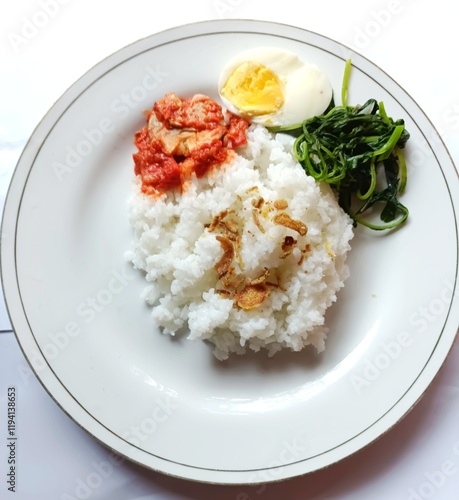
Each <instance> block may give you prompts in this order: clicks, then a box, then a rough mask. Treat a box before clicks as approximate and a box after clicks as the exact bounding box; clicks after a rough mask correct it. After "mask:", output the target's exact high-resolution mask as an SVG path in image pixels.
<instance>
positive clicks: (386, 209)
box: [270, 60, 410, 230]
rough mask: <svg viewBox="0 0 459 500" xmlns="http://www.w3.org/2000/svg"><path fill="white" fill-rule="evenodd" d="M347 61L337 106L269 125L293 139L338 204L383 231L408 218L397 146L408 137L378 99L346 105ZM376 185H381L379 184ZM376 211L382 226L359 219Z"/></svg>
mask: <svg viewBox="0 0 459 500" xmlns="http://www.w3.org/2000/svg"><path fill="white" fill-rule="evenodd" d="M350 71H351V61H350V60H348V61H347V62H346V66H345V71H344V77H343V85H342V92H341V99H342V105H341V106H335V105H334V103H332V104H331V106H329V108H328V109H327V110H326V111H325V113H324V114H323V115H320V116H314V117H313V118H310V119H308V120H305V121H304V122H303V123H301V124H296V125H291V126H287V127H272V128H271V129H270V130H271V131H273V132H285V133H288V134H291V135H293V136H295V137H297V139H296V140H295V143H294V151H293V152H294V154H295V156H296V158H297V159H298V161H299V162H300V163H301V165H302V166H303V168H304V169H305V171H306V173H307V174H308V175H311V176H312V177H314V178H315V179H316V180H317V181H321V182H326V183H328V184H330V185H331V186H332V187H333V188H334V189H335V190H336V191H337V193H338V200H339V203H340V205H341V207H342V208H343V209H344V210H345V211H346V212H347V213H348V214H349V215H350V216H351V217H352V218H353V220H354V225H356V224H357V223H360V224H363V225H365V226H367V227H369V228H371V229H375V230H383V229H392V228H394V227H397V226H399V225H400V224H402V223H403V222H405V220H406V219H407V217H408V213H409V212H408V209H407V208H406V207H405V206H404V205H403V204H402V203H400V201H399V200H398V196H399V195H401V194H402V193H403V191H404V190H405V187H406V182H407V172H406V162H405V157H404V153H403V148H404V147H405V144H406V142H407V140H408V139H409V137H410V135H409V133H408V131H407V130H406V129H405V124H404V121H403V120H401V119H399V120H395V121H394V120H393V119H392V118H390V117H389V116H388V115H387V113H386V110H385V108H384V104H383V103H382V102H380V103H378V102H377V101H376V100H375V99H369V100H368V101H366V102H365V103H364V104H363V105H361V106H349V105H348V104H347V95H348V86H349V78H350ZM381 184H382V185H381ZM377 209H379V210H380V211H379V217H380V219H381V221H382V222H383V223H384V224H373V223H371V222H370V221H369V220H368V218H365V217H364V213H365V212H367V211H368V212H367V214H366V215H368V214H370V213H374V211H375V210H377Z"/></svg>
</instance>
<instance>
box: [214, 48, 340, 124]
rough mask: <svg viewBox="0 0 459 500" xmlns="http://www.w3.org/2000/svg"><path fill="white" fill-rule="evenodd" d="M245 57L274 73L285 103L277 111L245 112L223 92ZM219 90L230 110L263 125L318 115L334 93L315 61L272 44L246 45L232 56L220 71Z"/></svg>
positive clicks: (300, 119) (293, 122)
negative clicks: (265, 112)
mask: <svg viewBox="0 0 459 500" xmlns="http://www.w3.org/2000/svg"><path fill="white" fill-rule="evenodd" d="M246 61H252V62H255V63H259V64H262V65H264V66H266V67H267V68H268V69H270V70H271V71H272V72H273V73H275V74H276V75H277V77H278V79H279V81H280V83H281V87H282V90H283V94H284V104H283V106H282V107H281V108H280V109H279V110H277V111H276V112H273V113H267V114H264V115H257V116H247V115H244V113H243V112H241V111H240V110H239V109H237V108H236V107H235V106H234V105H233V104H232V103H231V102H230V101H228V99H226V98H225V96H223V95H222V89H223V87H224V86H225V84H226V82H227V80H228V78H229V76H230V75H231V73H232V72H233V71H234V70H235V69H236V68H237V67H238V66H240V65H241V64H242V63H244V62H246ZM218 92H219V95H220V99H221V100H222V103H223V104H224V105H225V107H226V108H227V109H229V110H230V111H231V112H232V113H234V114H236V115H239V116H242V117H244V118H247V119H248V120H249V121H250V122H251V123H259V124H262V125H265V126H279V125H292V124H296V123H301V122H302V121H304V120H306V119H308V118H311V117H313V116H316V115H320V114H322V113H323V112H324V111H325V110H326V109H327V107H328V105H329V104H330V101H331V98H332V93H333V91H332V87H331V84H330V81H329V80H328V78H327V77H326V75H325V74H324V73H323V72H322V71H321V70H320V69H319V68H318V67H317V66H316V65H315V64H311V63H308V62H304V61H302V60H301V59H300V58H299V57H298V55H297V54H295V53H293V52H290V51H287V50H283V49H279V48H274V47H259V48H254V49H249V50H246V51H243V52H240V53H239V54H237V55H236V56H234V57H233V58H232V59H231V60H230V61H229V62H228V63H227V64H225V66H224V67H223V69H222V71H221V73H220V78H219V81H218Z"/></svg>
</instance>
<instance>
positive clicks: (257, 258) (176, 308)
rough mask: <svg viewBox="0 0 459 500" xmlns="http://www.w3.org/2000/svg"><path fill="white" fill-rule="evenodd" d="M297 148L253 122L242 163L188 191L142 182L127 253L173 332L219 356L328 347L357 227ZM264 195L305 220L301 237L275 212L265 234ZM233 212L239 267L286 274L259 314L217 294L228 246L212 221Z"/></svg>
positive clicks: (157, 315) (158, 317)
mask: <svg viewBox="0 0 459 500" xmlns="http://www.w3.org/2000/svg"><path fill="white" fill-rule="evenodd" d="M291 150H292V138H291V137H289V136H286V135H283V134H277V136H275V137H273V135H272V134H270V133H269V132H268V131H267V130H266V129H265V128H264V127H262V126H259V125H252V126H251V127H250V128H249V131H248V146H247V147H245V148H240V150H239V152H240V155H239V156H238V157H237V158H236V160H235V161H233V162H231V163H230V164H229V165H227V166H226V167H224V168H220V169H216V170H214V171H213V172H212V173H211V174H209V175H208V176H206V177H204V178H202V179H196V178H194V179H192V182H191V185H190V187H189V188H188V189H187V190H185V192H184V194H183V195H180V194H178V193H169V194H167V196H166V195H163V196H162V197H160V198H154V197H151V196H147V195H144V194H142V193H141V192H140V190H139V183H140V181H139V180H138V179H136V182H135V185H134V194H133V196H132V198H131V200H130V205H129V206H130V221H131V224H132V226H133V228H134V233H135V236H134V242H133V246H132V249H131V250H130V251H129V252H128V254H127V256H128V258H129V260H131V261H132V263H133V265H134V267H135V268H137V269H141V270H143V271H144V272H145V277H146V280H147V282H148V286H147V287H146V289H145V294H144V298H145V300H146V301H147V303H148V304H149V305H151V306H152V315H153V318H154V320H155V322H156V323H157V325H158V326H159V327H160V328H161V329H162V331H163V332H164V333H165V334H170V335H175V334H176V333H177V332H179V331H183V330H185V331H187V333H188V338H189V339H190V340H194V339H202V340H207V341H209V342H211V343H212V344H214V346H215V347H214V354H215V356H216V357H217V358H218V359H220V360H223V359H226V358H227V357H228V355H229V354H230V353H233V352H234V353H238V354H243V353H245V352H246V349H247V348H250V349H252V350H254V351H259V350H260V349H261V348H266V349H267V350H268V353H269V354H270V355H272V354H274V353H275V352H277V351H279V350H280V349H282V348H290V349H292V350H294V351H300V350H301V349H302V348H303V347H305V346H307V345H313V346H314V347H315V348H316V349H317V350H318V351H322V350H323V349H324V345H325V344H324V341H325V338H326V328H325V327H324V313H325V311H326V309H327V308H328V307H329V306H330V305H331V304H332V303H333V302H334V301H335V300H336V293H337V291H338V290H339V289H340V288H341V287H342V286H343V285H344V281H345V279H346V278H347V277H348V274H349V271H348V267H347V266H346V264H345V260H346V254H347V252H348V250H349V249H350V245H349V241H350V240H351V238H352V236H353V231H352V223H351V220H350V218H349V217H348V216H347V215H346V214H345V213H344V212H343V210H342V209H341V208H340V207H339V205H338V204H337V202H336V200H335V197H334V195H333V193H332V191H331V190H330V189H329V188H328V186H323V185H319V184H318V183H316V182H315V181H314V180H313V179H312V178H311V177H309V176H307V175H306V174H305V173H304V170H303V169H302V167H301V166H300V165H299V164H298V163H297V162H296V161H295V160H294V158H293V157H292V154H291V153H290V151H291ZM254 186H257V187H258V191H257V190H256V189H253V188H254ZM257 196H261V197H263V199H264V200H265V201H266V202H269V201H271V202H274V201H275V200H279V199H284V200H287V201H288V208H287V209H286V210H285V212H286V213H287V214H288V215H289V216H290V217H291V218H292V219H295V220H300V221H302V222H303V223H304V224H306V226H307V229H308V230H307V234H306V235H305V236H300V235H299V234H298V232H295V231H294V230H292V229H289V228H287V227H284V226H281V225H278V224H275V223H274V222H273V221H272V217H269V216H268V217H264V218H263V220H262V224H263V227H264V230H265V232H264V233H263V232H262V231H260V229H259V227H257V225H256V224H255V222H254V219H253V216H252V210H253V205H252V201H253V200H254V197H257ZM241 208H242V209H241ZM232 209H235V210H237V211H238V216H239V217H240V218H242V219H243V220H244V225H243V229H242V234H241V245H240V257H241V260H242V262H243V270H240V272H241V273H243V274H244V275H245V276H248V277H252V278H255V277H257V276H260V275H261V274H262V273H263V271H264V269H266V268H268V269H272V270H275V271H274V272H275V273H276V274H277V275H278V276H279V277H280V278H279V284H280V286H279V287H277V288H276V287H273V290H272V291H271V293H270V295H269V296H268V298H267V299H266V300H265V301H264V302H263V303H262V304H261V305H259V306H258V307H256V308H254V309H251V310H243V309H241V308H239V307H236V306H235V304H234V301H233V299H232V298H226V297H223V296H221V295H220V294H219V293H218V291H216V290H217V289H218V274H217V271H216V270H215V268H214V266H215V265H216V264H217V263H218V262H219V260H220V259H221V257H222V255H223V250H222V246H221V245H220V243H219V242H218V241H217V239H216V233H214V232H209V227H208V226H209V224H210V223H211V222H212V219H213V218H214V217H215V216H216V215H217V214H219V213H220V212H222V211H224V210H232ZM286 236H292V237H294V238H295V239H296V240H297V241H298V244H297V245H296V247H295V249H294V251H293V252H292V254H291V255H289V256H288V257H286V258H280V257H281V255H282V252H281V250H280V248H281V244H282V242H283V241H284V239H285V237H286ZM307 244H309V246H310V250H309V251H308V252H307V253H306V254H305V257H304V260H303V261H302V262H301V256H302V253H301V250H300V249H301V248H304V247H305V246H306V245H307ZM299 262H301V264H300V265H299V264H298V263H299Z"/></svg>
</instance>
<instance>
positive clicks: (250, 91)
mask: <svg viewBox="0 0 459 500" xmlns="http://www.w3.org/2000/svg"><path fill="white" fill-rule="evenodd" d="M221 94H222V96H224V97H225V98H226V99H227V100H228V101H229V102H230V103H231V104H232V105H233V106H234V107H235V108H237V109H238V110H239V111H240V112H241V113H243V114H245V115H249V116H256V115H266V114H268V113H273V112H275V111H277V110H279V109H280V108H281V107H282V106H283V104H284V95H283V93H282V87H281V82H280V81H279V78H278V77H277V75H276V74H275V73H274V72H273V71H271V70H270V69H269V68H267V67H266V66H264V65H263V64H259V63H255V62H250V61H248V62H244V63H242V64H241V65H239V66H238V67H237V68H236V69H235V70H234V71H233V72H232V73H231V75H230V76H229V78H228V80H227V81H226V83H225V85H224V87H223V88H222V90H221Z"/></svg>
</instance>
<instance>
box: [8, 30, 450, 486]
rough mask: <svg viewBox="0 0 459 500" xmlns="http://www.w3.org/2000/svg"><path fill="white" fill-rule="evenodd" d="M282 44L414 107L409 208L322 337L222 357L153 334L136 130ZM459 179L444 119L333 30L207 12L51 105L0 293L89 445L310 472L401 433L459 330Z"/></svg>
mask: <svg viewBox="0 0 459 500" xmlns="http://www.w3.org/2000/svg"><path fill="white" fill-rule="evenodd" d="M262 45H270V46H276V47H282V48H286V49H290V50H293V51H295V52H297V53H298V54H299V55H300V56H301V57H302V58H304V59H305V60H308V61H311V62H314V63H316V64H318V65H319V66H320V67H321V68H322V69H323V70H324V71H325V73H326V74H327V75H328V76H329V78H330V80H331V81H332V83H333V87H334V90H335V92H336V93H337V98H339V95H340V94H339V92H340V86H341V79H342V74H343V69H344V61H345V59H346V58H348V57H350V56H351V57H352V59H353V64H354V69H353V73H352V81H351V90H350V96H349V101H350V102H351V103H353V104H357V103H363V102H364V101H365V100H366V99H367V98H370V97H374V98H376V99H378V100H382V101H384V103H385V105H386V109H387V111H388V113H389V114H390V115H391V116H393V117H395V118H404V119H405V120H406V126H407V129H408V130H409V131H410V133H411V135H412V137H411V140H410V142H409V146H408V149H407V159H408V165H409V183H408V189H407V192H406V194H405V195H404V196H403V202H404V203H405V204H406V205H407V206H408V207H409V209H410V212H411V215H410V218H409V221H408V222H407V224H406V225H405V226H404V227H403V229H402V230H400V231H397V232H392V233H384V234H382V233H376V232H372V231H369V230H362V229H359V230H357V231H356V236H355V238H354V240H353V250H352V252H351V253H350V256H349V265H350V269H351V277H350V278H349V280H348V281H347V283H346V286H345V288H344V289H343V291H342V292H340V294H339V301H338V303H337V304H336V305H334V306H333V307H332V308H331V309H330V313H329V314H328V315H327V325H328V326H329V328H330V334H329V338H328V341H327V348H326V350H325V352H324V353H322V354H321V355H316V354H315V353H314V352H313V351H311V350H308V349H306V350H304V351H303V352H301V353H299V354H293V353H288V352H283V353H280V354H278V355H276V356H275V357H274V358H272V359H269V358H267V357H266V355H264V354H250V355H247V356H245V357H235V358H233V359H230V360H229V361H228V362H225V363H220V362H217V361H216V360H215V359H214V358H213V356H212V354H211V347H210V346H208V345H206V344H205V343H202V342H199V343H193V342H190V341H186V340H181V341H173V340H171V338H169V337H166V336H163V335H160V334H159V332H158V331H157V330H156V329H155V327H154V325H153V324H152V320H151V319H150V315H149V311H148V309H147V307H146V306H145V305H144V304H143V302H142V300H141V299H140V293H141V291H142V289H143V288H144V284H145V283H144V281H143V278H142V277H141V276H139V275H138V274H136V273H135V272H134V271H133V270H132V269H131V268H130V265H129V264H128V263H126V262H125V260H124V252H125V251H126V250H127V249H128V248H129V244H130V240H131V230H130V227H129V224H128V219H127V206H126V203H127V198H128V194H129V190H130V185H131V179H132V176H133V166H132V159H131V154H132V153H133V152H134V147H133V143H132V139H133V134H134V132H135V131H136V130H137V129H139V128H141V127H142V126H143V123H144V115H143V113H142V111H143V110H144V109H147V108H150V107H151V105H152V104H153V102H154V101H155V100H156V99H158V98H159V97H162V96H163V95H164V94H165V93H166V92H168V91H175V92H176V93H178V94H181V95H192V94H194V93H197V92H199V93H205V94H208V95H210V96H212V97H214V98H217V93H216V84H217V79H218V75H219V72H220V69H221V68H222V65H223V64H224V63H225V62H226V61H227V60H228V59H229V58H230V57H231V56H233V55H234V54H235V53H237V52H238V51H240V50H244V49H247V48H249V47H256V46H262ZM458 200H459V182H458V178H457V173H456V171H455V168H454V165H453V163H452V161H451V158H450V157H449V155H448V153H447V151H446V149H445V147H444V145H443V143H442V142H441V140H439V138H438V136H437V134H436V132H435V130H434V128H433V127H432V125H431V123H430V122H429V120H428V119H427V118H426V116H425V115H424V113H423V112H422V111H421V110H420V109H419V107H418V106H417V105H416V103H415V102H413V100H412V99H411V98H410V97H409V95H407V94H406V92H404V91H403V90H402V89H401V88H400V87H399V86H398V85H397V84H396V83H395V82H394V81H393V80H392V79H391V78H390V77H389V76H387V75H386V74H385V73H384V72H383V71H382V70H380V69H379V68H377V67H376V66H375V65H373V64H372V63H371V62H369V61H368V60H366V59H364V58H363V57H361V56H359V55H357V54H350V52H349V51H348V50H347V49H346V48H345V47H342V46H341V45H339V44H338V43H336V42H334V41H332V40H329V39H327V38H324V37H322V36H319V35H317V34H314V33H310V32H306V31H303V30H301V29H298V28H293V27H290V26H285V25H278V24H271V23H265V22H256V21H212V22H207V23H200V24H194V25H189V26H183V27H180V28H177V29H172V30H169V31H166V32H163V33H159V34H157V35H154V36H152V37H149V38H146V39H143V40H141V41H139V42H137V43H134V44H133V45H130V46H128V47H126V48H124V49H122V50H120V51H119V52H117V53H116V54H114V55H112V56H110V57H109V58H107V59H105V60H104V61H102V62H101V63H100V64H98V65H97V66H96V67H94V68H93V69H92V70H90V71H89V72H88V73H87V74H85V75H84V76H83V77H82V78H81V79H80V80H78V81H77V82H76V83H75V84H74V85H73V86H72V87H71V88H70V89H69V90H68V91H67V92H66V93H65V94H64V95H63V96H62V98H61V99H60V100H59V101H58V102H57V103H56V104H55V105H54V106H53V108H52V109H51V110H50V111H49V113H48V114H47V115H46V116H45V118H44V119H43V120H42V122H41V123H40V124H39V125H38V127H37V129H36V130H35V132H34V134H33V135H32V137H31V139H30V141H29V142H28V144H27V147H26V148H25V151H24V153H23V155H22V157H21V159H20V161H19V163H18V166H17V168H16V171H15V173H14V176H13V180H12V183H11V187H10V190H9V193H8V197H7V202H6V206H5V211H4V220H3V227H2V231H3V235H2V243H3V245H2V249H1V257H2V272H3V279H4V292H5V297H6V300H7V303H8V309H9V313H10V316H11V322H12V324H13V326H14V329H15V332H16V335H17V338H18V341H19V343H20V345H21V347H22V349H23V351H24V353H25V355H26V357H27V359H28V360H29V362H30V363H31V365H32V367H33V369H34V370H35V373H36V374H37V376H38V378H39V379H40V380H41V382H42V384H43V385H44V387H45V388H46V389H47V391H48V392H49V394H50V396H51V397H52V398H53V399H54V400H55V401H56V402H57V403H58V404H59V405H60V407H61V408H62V409H63V410H64V411H65V412H66V413H67V414H68V415H70V416H71V417H72V418H73V419H74V420H75V422H77V423H78V424H79V425H81V426H82V427H83V428H84V429H86V430H87V431H88V432H89V433H90V434H92V435H93V436H94V437H95V438H97V439H98V440H100V441H101V442H102V443H104V444H105V445H107V446H109V447H110V448H112V449H113V450H115V451H116V452H118V453H120V454H121V455H123V456H125V457H127V458H128V459H130V460H133V461H135V462H138V463H141V464H143V465H144V466H146V467H148V468H152V469H155V470H158V471H162V472H165V473H168V474H171V475H174V476H179V477H184V478H189V479H194V480H199V481H206V482H219V483H249V482H250V483H258V482H264V481H271V480H277V479H282V478H287V477H292V476H295V475H299V474H303V473H307V472H310V471H314V470H316V469H319V468H322V467H325V466H327V465H329V464H331V463H334V462H336V461H338V460H340V459H342V458H344V457H346V456H348V455H349V454H351V453H353V452H355V451H357V450H359V449H361V448H362V447H364V446H365V445H367V444H368V443H370V442H372V441H373V440H374V439H376V438H377V437H379V436H380V435H381V434H383V433H384V432H385V431H387V430H388V429H390V427H391V426H393V425H394V424H395V423H396V422H397V421H398V420H399V419H400V418H401V417H403V416H404V415H405V414H406V413H407V412H408V411H409V409H410V408H411V407H412V406H413V405H414V404H415V403H416V401H417V400H418V399H419V398H420V396H421V395H422V394H423V393H424V391H425V390H426V388H427V386H428V385H429V383H430V382H431V381H432V379H433V377H434V376H435V374H436V373H437V371H438V370H439V368H440V366H441V365H442V363H443V361H444V360H445V358H446V356H447V354H448V352H449V350H450V348H451V345H452V343H453V341H454V338H455V335H456V331H457V327H458V324H459V307H458V306H459V303H458V302H459V300H458V296H457V293H456V292H457V271H458V226H457V212H458Z"/></svg>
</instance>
